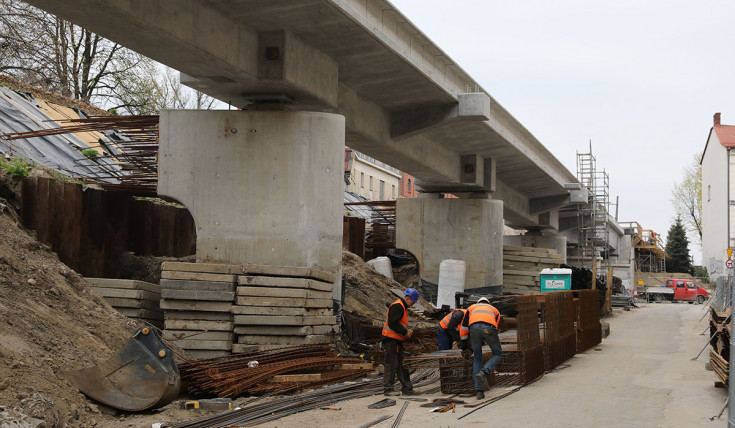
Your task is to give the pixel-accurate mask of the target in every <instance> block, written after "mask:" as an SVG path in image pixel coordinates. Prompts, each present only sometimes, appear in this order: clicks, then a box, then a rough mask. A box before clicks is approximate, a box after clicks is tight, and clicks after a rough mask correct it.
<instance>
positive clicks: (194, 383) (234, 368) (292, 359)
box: [179, 345, 372, 398]
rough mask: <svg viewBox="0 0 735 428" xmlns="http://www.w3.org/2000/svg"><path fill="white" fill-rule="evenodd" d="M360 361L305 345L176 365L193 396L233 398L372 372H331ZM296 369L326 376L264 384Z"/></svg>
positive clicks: (282, 390) (292, 388)
mask: <svg viewBox="0 0 735 428" xmlns="http://www.w3.org/2000/svg"><path fill="white" fill-rule="evenodd" d="M256 361H257V364H255V362H256ZM359 362H361V360H360V359H357V358H342V357H337V356H335V355H334V353H332V351H331V349H330V347H329V345H304V346H294V347H290V348H282V349H277V350H270V351H259V352H251V353H247V354H236V355H232V356H227V357H219V358H211V359H207V360H195V361H187V362H185V363H183V364H181V365H180V366H179V372H180V373H181V381H182V385H183V386H184V387H185V388H186V389H187V391H188V392H190V393H192V394H207V395H216V396H218V397H229V398H235V397H239V396H241V395H243V394H263V393H267V392H285V391H293V390H298V389H305V388H313V387H316V386H322V385H325V384H329V383H337V382H342V381H345V380H349V379H354V378H357V377H360V376H364V375H365V374H367V373H368V372H370V371H372V369H348V370H334V369H333V367H334V366H337V365H340V364H345V363H359ZM299 370H309V371H315V370H316V371H324V372H325V373H323V376H322V377H321V379H320V380H316V381H306V382H284V383H278V384H268V383H267V381H268V380H269V379H271V378H272V377H273V376H276V375H281V374H286V373H292V372H294V371H299Z"/></svg>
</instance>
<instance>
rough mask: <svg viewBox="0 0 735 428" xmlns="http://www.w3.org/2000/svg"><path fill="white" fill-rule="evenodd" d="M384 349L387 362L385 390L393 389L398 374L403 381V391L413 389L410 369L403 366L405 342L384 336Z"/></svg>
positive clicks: (385, 365) (385, 363)
mask: <svg viewBox="0 0 735 428" xmlns="http://www.w3.org/2000/svg"><path fill="white" fill-rule="evenodd" d="M383 349H384V350H385V362H384V363H383V368H384V369H385V371H384V372H383V390H384V391H393V384H395V382H396V375H398V380H399V381H400V382H401V391H413V384H411V379H410V376H409V374H408V370H406V368H405V367H403V342H401V341H400V340H395V339H390V338H383Z"/></svg>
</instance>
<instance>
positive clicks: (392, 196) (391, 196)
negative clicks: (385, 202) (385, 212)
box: [390, 184, 396, 199]
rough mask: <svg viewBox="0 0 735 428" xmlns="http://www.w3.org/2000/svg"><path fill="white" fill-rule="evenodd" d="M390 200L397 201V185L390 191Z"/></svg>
mask: <svg viewBox="0 0 735 428" xmlns="http://www.w3.org/2000/svg"><path fill="white" fill-rule="evenodd" d="M390 198H391V199H395V198H396V185H395V184H394V185H392V186H391V189H390Z"/></svg>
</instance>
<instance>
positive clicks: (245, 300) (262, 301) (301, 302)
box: [235, 296, 333, 309]
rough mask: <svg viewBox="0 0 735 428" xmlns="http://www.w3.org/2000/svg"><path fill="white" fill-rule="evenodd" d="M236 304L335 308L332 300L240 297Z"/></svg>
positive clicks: (236, 299)
mask: <svg viewBox="0 0 735 428" xmlns="http://www.w3.org/2000/svg"><path fill="white" fill-rule="evenodd" d="M235 303H236V304H238V305H240V306H278V307H295V308H320V309H327V308H331V307H332V306H333V304H332V299H293V298H281V297H251V296H238V297H237V298H235Z"/></svg>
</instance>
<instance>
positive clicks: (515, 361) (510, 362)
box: [495, 344, 544, 385]
mask: <svg viewBox="0 0 735 428" xmlns="http://www.w3.org/2000/svg"><path fill="white" fill-rule="evenodd" d="M495 371H496V374H495V384H496V385H525V384H527V383H529V382H531V381H532V380H534V379H536V378H538V377H540V376H542V375H543V374H544V349H543V345H541V344H539V345H536V346H534V347H532V348H527V349H523V350H517V351H516V350H514V351H505V350H504V351H503V359H502V360H500V364H498V365H497V366H496V367H495Z"/></svg>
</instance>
